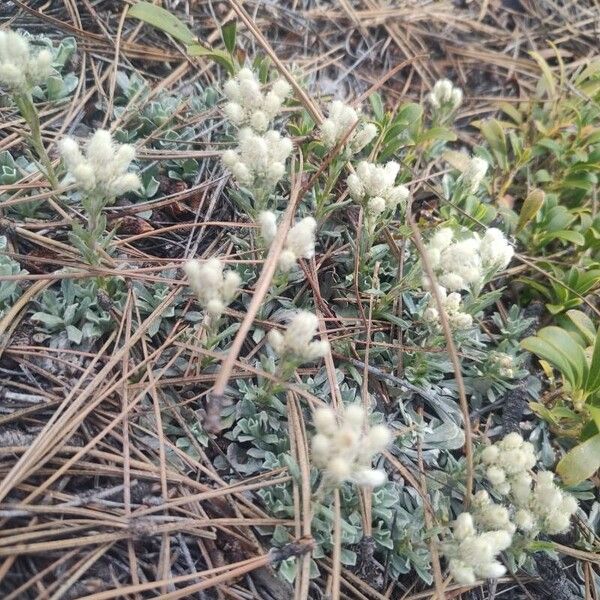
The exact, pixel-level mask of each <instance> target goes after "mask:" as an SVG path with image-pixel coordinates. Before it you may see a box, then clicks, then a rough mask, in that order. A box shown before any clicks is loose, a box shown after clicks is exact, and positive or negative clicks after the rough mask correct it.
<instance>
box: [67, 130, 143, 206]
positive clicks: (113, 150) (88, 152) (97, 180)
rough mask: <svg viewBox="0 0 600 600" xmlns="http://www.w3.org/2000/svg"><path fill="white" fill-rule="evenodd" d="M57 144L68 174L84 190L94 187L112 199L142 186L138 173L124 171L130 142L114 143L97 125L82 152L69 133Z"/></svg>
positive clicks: (131, 153)
mask: <svg viewBox="0 0 600 600" xmlns="http://www.w3.org/2000/svg"><path fill="white" fill-rule="evenodd" d="M58 147H59V150H60V154H61V156H62V159H63V161H64V163H65V166H66V167H67V172H68V174H69V176H70V177H71V179H73V180H74V181H75V184H76V185H77V186H78V187H80V188H81V189H83V190H85V191H87V192H92V191H93V192H94V193H97V194H99V195H102V196H103V197H105V198H106V199H108V200H111V199H114V197H116V196H118V195H121V194H124V193H126V192H131V191H135V190H137V189H139V187H140V186H141V181H140V178H139V177H138V175H137V174H135V173H128V172H127V169H128V168H129V165H130V164H131V161H132V160H133V159H134V157H135V149H134V148H133V146H130V145H129V144H124V145H119V144H116V143H115V142H114V141H113V139H112V136H111V134H110V132H108V131H106V130H103V129H98V130H97V131H96V132H95V133H94V134H93V135H92V136H91V138H90V139H89V140H88V142H87V144H86V145H85V150H84V152H83V153H82V152H81V150H80V148H79V145H78V144H77V142H76V141H75V140H74V139H73V138H70V137H67V138H64V139H63V140H61V141H60V143H59V146H58Z"/></svg>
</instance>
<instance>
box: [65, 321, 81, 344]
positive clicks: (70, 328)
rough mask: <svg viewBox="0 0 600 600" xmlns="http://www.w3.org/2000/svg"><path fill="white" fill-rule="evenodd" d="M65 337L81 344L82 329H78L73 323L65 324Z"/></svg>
mask: <svg viewBox="0 0 600 600" xmlns="http://www.w3.org/2000/svg"><path fill="white" fill-rule="evenodd" d="M66 329H67V337H68V338H69V339H70V340H71V341H72V342H73V343H75V344H81V340H82V338H83V331H81V329H78V328H77V327H75V326H74V325H67V327H66Z"/></svg>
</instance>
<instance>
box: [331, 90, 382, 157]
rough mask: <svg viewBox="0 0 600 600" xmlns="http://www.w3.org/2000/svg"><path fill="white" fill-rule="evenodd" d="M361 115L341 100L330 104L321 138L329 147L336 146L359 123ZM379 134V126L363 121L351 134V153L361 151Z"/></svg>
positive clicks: (348, 142)
mask: <svg viewBox="0 0 600 600" xmlns="http://www.w3.org/2000/svg"><path fill="white" fill-rule="evenodd" d="M358 120H359V115H358V113H357V112H356V110H354V109H353V108H352V107H351V106H348V105H347V104H344V103H343V102H341V101H340V100H334V101H333V102H332V103H331V104H330V105H329V109H328V113H327V118H326V119H325V120H324V121H323V123H322V124H321V139H322V140H323V143H324V144H325V146H326V147H327V148H333V147H334V146H336V145H337V144H338V143H339V142H340V141H341V140H342V139H343V138H344V136H345V135H346V134H347V133H348V131H350V129H351V128H352V127H354V125H355V124H356V123H358ZM376 135H377V127H376V126H375V125H374V124H373V123H362V124H360V125H358V126H357V127H356V128H355V129H354V131H352V133H351V134H350V136H349V137H348V140H347V148H348V149H349V151H350V153H351V154H356V153H357V152H360V151H361V150H362V149H363V148H364V147H365V146H366V145H367V144H368V143H369V142H371V141H372V140H373V138H374V137H375V136H376Z"/></svg>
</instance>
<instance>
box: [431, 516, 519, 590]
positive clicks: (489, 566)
mask: <svg viewBox="0 0 600 600" xmlns="http://www.w3.org/2000/svg"><path fill="white" fill-rule="evenodd" d="M453 534H454V535H453V539H452V540H451V541H449V542H447V543H446V544H445V545H444V548H443V551H444V554H445V555H446V556H447V557H448V558H449V563H448V566H449V568H450V573H451V574H452V577H454V579H455V580H456V581H457V582H458V583H464V584H472V583H475V581H476V579H477V578H488V577H490V578H496V577H501V576H502V575H504V573H505V572H506V569H505V568H504V566H503V565H502V564H501V563H500V562H498V561H497V560H496V556H497V554H498V553H500V552H502V550H506V549H507V548H508V547H509V546H510V544H511V542H512V535H511V533H510V532H509V531H507V530H506V529H503V528H499V529H494V530H491V531H483V532H481V531H478V529H477V527H476V526H475V521H474V518H473V515H471V513H468V512H464V513H461V514H460V515H458V517H457V519H456V521H454V525H453Z"/></svg>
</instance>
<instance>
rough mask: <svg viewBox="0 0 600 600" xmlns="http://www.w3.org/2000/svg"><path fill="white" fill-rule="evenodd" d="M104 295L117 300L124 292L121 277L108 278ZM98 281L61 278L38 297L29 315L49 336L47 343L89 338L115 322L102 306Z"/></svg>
mask: <svg viewBox="0 0 600 600" xmlns="http://www.w3.org/2000/svg"><path fill="white" fill-rule="evenodd" d="M105 283H106V285H107V286H108V287H107V289H106V290H105V295H106V296H107V297H109V298H111V299H112V301H113V302H116V303H117V304H118V303H119V302H120V301H122V299H123V297H124V292H123V289H122V280H119V279H117V278H111V279H109V280H107V281H106V282H105ZM100 291H101V290H100V288H99V286H98V282H97V281H94V280H89V281H84V282H83V283H77V282H76V281H74V280H72V279H63V280H62V281H61V284H60V288H59V289H57V290H56V289H51V290H47V291H46V292H44V293H43V294H42V296H41V298H40V299H39V300H38V308H39V310H38V311H37V312H35V313H34V314H33V315H32V316H31V319H32V321H35V322H36V323H38V324H39V325H38V327H39V328H40V329H41V330H42V331H43V332H45V333H47V334H48V335H49V336H50V345H51V347H64V346H65V345H69V344H73V345H76V346H77V345H79V344H81V343H83V342H91V341H93V340H95V339H97V338H99V337H100V336H102V335H103V334H105V333H107V332H109V331H112V330H113V329H114V327H115V325H116V321H115V319H114V317H113V316H112V315H111V314H110V312H109V311H108V310H107V309H106V308H104V307H103V306H102V305H101V304H102V299H101V298H102V296H103V294H102V293H100Z"/></svg>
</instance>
